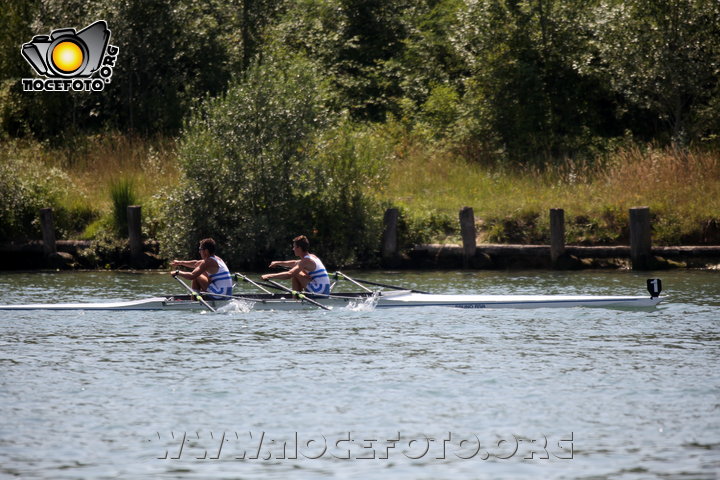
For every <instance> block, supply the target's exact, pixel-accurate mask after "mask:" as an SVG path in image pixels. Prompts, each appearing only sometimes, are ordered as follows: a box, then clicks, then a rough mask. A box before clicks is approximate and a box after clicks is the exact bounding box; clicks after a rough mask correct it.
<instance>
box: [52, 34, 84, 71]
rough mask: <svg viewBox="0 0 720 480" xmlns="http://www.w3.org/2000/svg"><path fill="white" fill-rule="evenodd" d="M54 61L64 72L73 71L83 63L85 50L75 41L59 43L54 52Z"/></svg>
mask: <svg viewBox="0 0 720 480" xmlns="http://www.w3.org/2000/svg"><path fill="white" fill-rule="evenodd" d="M52 62H53V64H54V65H55V67H57V68H58V69H59V70H61V71H62V72H64V73H72V72H74V71H75V70H77V69H78V68H80V67H81V66H82V64H83V52H82V50H81V49H80V46H79V45H78V44H77V43H75V42H69V41H65V42H61V43H58V44H57V45H56V46H55V48H54V49H53V52H52Z"/></svg>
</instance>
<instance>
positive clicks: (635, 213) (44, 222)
mask: <svg viewBox="0 0 720 480" xmlns="http://www.w3.org/2000/svg"><path fill="white" fill-rule="evenodd" d="M459 217H460V235H461V237H462V255H463V264H464V265H466V266H467V265H469V264H470V263H471V262H470V260H471V259H472V258H473V257H475V255H476V253H477V250H478V246H477V231H476V224H475V213H474V212H473V209H472V208H471V207H463V208H462V209H461V210H460V214H459ZM399 220H400V212H399V210H398V209H397V208H390V209H388V210H387V211H386V212H385V217H384V233H383V245H382V256H383V259H392V258H397V257H398V256H399V253H400V252H399V245H398V233H397V232H398V223H399ZM127 221H128V241H129V246H130V257H131V262H132V263H133V266H141V265H142V259H143V241H142V234H141V227H140V226H141V207H140V206H138V205H131V206H129V207H127ZM40 223H41V226H42V234H43V249H44V252H45V255H46V256H50V255H52V254H55V253H57V242H56V239H55V225H54V220H53V212H52V209H51V208H43V209H41V210H40ZM629 227H630V260H631V261H632V265H633V268H634V269H641V270H642V269H646V268H647V267H648V265H649V264H650V260H651V258H652V244H651V236H650V231H651V226H650V209H649V208H648V207H634V208H631V209H630V213H629ZM564 255H565V211H564V210H563V209H562V208H552V209H550V259H551V262H552V264H553V265H557V264H558V261H559V260H560V259H561V258H562V257H563V256H564Z"/></svg>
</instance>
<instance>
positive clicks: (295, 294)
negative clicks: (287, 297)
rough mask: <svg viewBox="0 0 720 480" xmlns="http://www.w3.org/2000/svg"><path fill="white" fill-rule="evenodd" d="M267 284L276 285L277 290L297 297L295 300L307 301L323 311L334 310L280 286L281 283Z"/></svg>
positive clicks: (269, 281)
mask: <svg viewBox="0 0 720 480" xmlns="http://www.w3.org/2000/svg"><path fill="white" fill-rule="evenodd" d="M267 282H268V283H271V284H273V285H275V286H276V287H277V288H279V289H281V290H285V291H286V292H288V293H290V294H292V296H293V297H295V298H298V299H300V300H305V301H306V302H308V303H310V304H312V305H315V306H316V307H320V308H322V309H323V310H332V308H330V307H328V306H327V305H323V304H322V303H318V302H316V301H315V300H313V299H311V298H308V297H306V296H305V294H304V293H302V292H297V291H295V290H293V289H291V288H288V287H286V286H284V285H280V284H279V283H277V282H276V281H274V280H267Z"/></svg>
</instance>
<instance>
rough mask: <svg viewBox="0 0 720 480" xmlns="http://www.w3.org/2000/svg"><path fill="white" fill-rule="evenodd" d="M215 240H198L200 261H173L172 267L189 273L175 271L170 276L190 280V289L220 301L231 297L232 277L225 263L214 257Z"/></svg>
mask: <svg viewBox="0 0 720 480" xmlns="http://www.w3.org/2000/svg"><path fill="white" fill-rule="evenodd" d="M215 248H216V245H215V240H213V239H212V238H205V239H203V240H200V247H199V248H198V251H199V252H200V257H201V258H202V259H201V260H173V261H172V262H170V265H172V266H173V267H186V268H190V269H192V271H190V272H181V271H180V270H175V271H174V272H170V273H171V275H174V276H179V277H181V278H186V279H188V280H192V289H193V290H195V291H197V292H208V293H209V294H211V296H212V298H214V299H217V300H219V299H222V298H224V297H226V296H229V295H232V287H233V283H232V275H230V270H229V269H228V267H227V265H225V262H224V261H223V260H222V259H221V258H220V257H217V256H215Z"/></svg>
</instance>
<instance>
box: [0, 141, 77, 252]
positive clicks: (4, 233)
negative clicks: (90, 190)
mask: <svg viewBox="0 0 720 480" xmlns="http://www.w3.org/2000/svg"><path fill="white" fill-rule="evenodd" d="M40 152H41V148H40V146H39V145H37V146H35V147H34V148H21V147H20V146H19V145H18V144H17V143H16V142H9V143H6V144H5V145H4V146H3V147H2V148H0V240H21V239H27V238H40V235H41V233H40V226H39V221H38V217H39V214H38V211H39V209H41V208H44V207H54V208H56V209H58V207H59V206H60V201H61V199H62V197H63V196H64V194H65V191H66V188H67V186H68V185H69V184H70V179H69V178H68V176H67V175H66V174H65V173H63V172H62V171H60V170H58V169H57V168H51V167H47V166H45V165H44V164H43V162H42V161H40V160H39V159H38V158H36V157H35V155H38V154H39V153H40ZM56 224H57V219H56ZM58 226H59V227H61V228H62V224H60V225H58Z"/></svg>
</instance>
